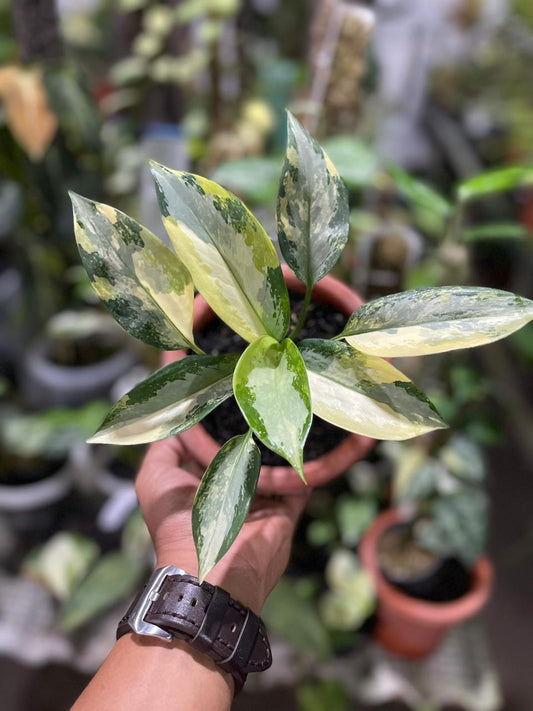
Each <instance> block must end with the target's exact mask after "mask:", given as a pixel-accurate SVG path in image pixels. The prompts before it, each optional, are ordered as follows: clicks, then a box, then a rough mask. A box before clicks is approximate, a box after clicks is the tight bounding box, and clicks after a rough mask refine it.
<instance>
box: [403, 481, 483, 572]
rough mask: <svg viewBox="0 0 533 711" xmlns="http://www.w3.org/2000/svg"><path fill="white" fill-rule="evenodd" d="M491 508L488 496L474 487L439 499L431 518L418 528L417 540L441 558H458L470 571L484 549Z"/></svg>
mask: <svg viewBox="0 0 533 711" xmlns="http://www.w3.org/2000/svg"><path fill="white" fill-rule="evenodd" d="M488 508H489V507H488V498H487V494H486V493H485V492H484V491H482V490H479V489H475V488H472V487H468V488H465V489H463V490H461V491H458V492H457V493H454V494H450V495H449V496H440V497H439V498H437V499H436V500H435V502H434V504H433V506H432V508H431V518H430V519H429V520H428V521H427V522H426V521H424V522H423V524H424V525H418V526H416V527H415V537H416V540H417V542H418V543H419V544H420V545H421V546H422V547H423V548H426V549H427V550H429V551H432V552H433V553H436V554H437V555H439V556H442V557H450V556H453V557H456V558H459V560H461V561H462V562H463V563H464V564H465V565H466V566H467V568H469V567H470V566H472V565H473V564H474V563H475V562H476V560H477V559H478V558H479V556H480V555H481V554H482V553H483V551H484V549H485V545H486V542H487V532H488ZM421 523H422V522H421Z"/></svg>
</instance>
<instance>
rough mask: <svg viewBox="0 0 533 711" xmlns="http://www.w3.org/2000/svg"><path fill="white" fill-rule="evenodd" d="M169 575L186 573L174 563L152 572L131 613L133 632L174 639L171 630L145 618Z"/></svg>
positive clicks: (129, 620)
mask: <svg viewBox="0 0 533 711" xmlns="http://www.w3.org/2000/svg"><path fill="white" fill-rule="evenodd" d="M169 575H186V573H185V571H184V570H182V569H181V568H177V567H176V566H174V565H166V566H165V567H164V568H158V569H157V570H155V571H154V572H153V573H152V575H151V576H150V579H149V580H148V582H147V583H146V586H145V588H144V590H143V592H142V594H141V596H140V597H139V599H138V600H137V602H136V604H135V606H134V608H133V610H132V611H131V612H130V615H129V619H128V624H129V626H130V627H131V629H132V630H133V632H136V633H137V634H142V635H149V636H150V637H159V638H160V639H164V640H166V641H167V642H171V641H172V640H173V639H174V637H173V635H171V634H170V632H167V631H166V630H164V629H161V627H158V626H157V625H152V624H151V623H150V622H146V621H145V619H144V618H145V616H146V613H147V612H148V610H149V608H150V605H151V604H152V603H153V602H155V601H156V600H157V599H158V598H159V594H160V593H159V591H160V589H161V586H162V585H163V583H164V581H165V580H166V578H167V577H168V576H169Z"/></svg>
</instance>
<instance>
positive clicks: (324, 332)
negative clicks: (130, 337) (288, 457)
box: [196, 292, 350, 466]
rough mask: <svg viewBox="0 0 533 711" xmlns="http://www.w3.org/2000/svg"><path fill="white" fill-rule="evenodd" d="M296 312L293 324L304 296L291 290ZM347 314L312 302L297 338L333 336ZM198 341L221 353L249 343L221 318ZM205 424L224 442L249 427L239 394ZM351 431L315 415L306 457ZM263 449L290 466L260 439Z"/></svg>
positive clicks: (273, 462)
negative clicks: (240, 406) (238, 402)
mask: <svg viewBox="0 0 533 711" xmlns="http://www.w3.org/2000/svg"><path fill="white" fill-rule="evenodd" d="M290 297H291V305H292V313H291V326H294V324H295V323H296V321H297V320H298V316H299V314H300V310H301V308H302V303H303V296H302V294H297V293H294V292H290ZM345 323H346V316H344V314H342V313H340V311H338V310H337V309H335V308H334V307H333V306H330V305H329V304H322V303H316V304H315V303H312V304H311V305H310V307H309V311H308V314H307V320H306V322H305V325H304V327H303V328H302V330H301V331H300V334H299V335H298V338H297V339H296V342H298V341H300V340H303V339H304V338H331V337H332V336H336V335H337V334H338V333H340V331H342V329H343V327H344V325H345ZM196 342H197V343H198V345H199V346H200V348H202V349H203V350H204V351H205V352H206V353H210V354H211V355H220V354H221V353H242V352H243V351H244V350H245V348H246V347H247V345H248V343H246V341H244V340H243V339H242V338H241V337H240V336H238V335H237V334H236V333H235V332H234V331H232V330H231V329H230V328H229V327H228V326H226V324H225V323H223V322H222V321H221V320H220V319H218V318H215V319H214V320H213V321H211V322H210V323H209V324H208V325H207V326H206V328H205V329H204V331H203V332H202V333H199V334H198V336H197V338H196ZM202 425H203V426H204V427H205V429H206V430H207V432H209V434H210V435H211V437H213V439H215V440H216V441H217V442H219V443H220V444H223V443H224V442H226V441H227V440H228V439H230V438H231V437H234V436H235V435H238V434H244V432H247V431H248V424H247V423H246V421H245V419H244V417H243V415H242V413H241V411H240V409H239V406H238V405H237V403H236V401H235V398H234V397H230V398H228V399H227V400H226V401H225V402H223V403H222V405H219V406H218V407H217V409H216V410H214V411H213V412H212V413H210V414H209V415H207V417H204V419H203V420H202ZM349 434H350V433H349V432H346V431H345V430H341V429H339V428H338V427H335V426H333V425H331V424H330V423H329V422H325V421H324V420H321V419H320V418H319V417H317V416H316V415H314V417H313V424H312V425H311V430H310V431H309V436H308V437H307V441H306V443H305V446H304V461H308V460H311V459H317V458H318V457H320V456H322V455H323V454H325V453H326V452H329V451H330V450H331V449H333V448H334V447H336V446H337V445H338V444H340V442H342V440H343V439H345V438H346V437H348V436H349ZM257 444H258V445H259V449H260V450H261V462H262V463H263V464H267V465H270V466H287V462H286V461H285V460H284V459H283V458H282V457H280V456H279V455H278V454H275V453H274V452H271V451H270V450H269V449H267V448H266V447H265V446H264V445H263V444H261V442H257Z"/></svg>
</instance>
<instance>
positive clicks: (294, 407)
mask: <svg viewBox="0 0 533 711" xmlns="http://www.w3.org/2000/svg"><path fill="white" fill-rule="evenodd" d="M233 392H234V393H235V399H236V400H237V403H238V404H239V407H240V408H241V411H242V413H243V415H244V417H245V418H246V421H247V422H248V424H249V425H250V427H251V428H252V429H253V431H254V433H255V435H256V436H257V437H258V438H259V439H260V440H261V442H263V444H264V445H266V446H267V447H268V448H269V449H271V450H272V451H273V452H276V453H277V454H279V455H280V456H282V457H284V458H285V459H286V460H287V461H288V462H290V463H291V464H292V466H293V467H294V468H295V469H296V471H297V472H298V473H299V474H300V476H301V477H302V479H303V480H304V481H305V478H304V474H303V451H302V450H303V446H304V443H305V440H306V438H307V435H308V433H309V428H310V426H311V420H312V417H313V416H312V412H311V397H310V394H309V383H308V380H307V373H306V369H305V364H304V362H303V360H302V357H301V355H300V352H299V351H298V348H297V347H296V346H295V344H294V343H293V342H292V341H291V340H289V339H288V338H287V339H285V340H284V341H282V342H281V343H278V342H277V341H276V340H274V339H273V338H270V337H269V336H264V337H263V338H260V339H259V340H257V341H255V343H252V344H251V345H249V346H248V348H247V349H246V350H245V351H244V353H243V354H242V356H241V358H240V360H239V362H238V363H237V367H236V368H235V372H234V375H233Z"/></svg>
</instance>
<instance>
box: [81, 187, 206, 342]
mask: <svg viewBox="0 0 533 711" xmlns="http://www.w3.org/2000/svg"><path fill="white" fill-rule="evenodd" d="M70 197H71V200H72V205H73V209H74V228H75V232H76V240H77V242H78V248H79V251H80V255H81V260H82V262H83V266H84V267H85V269H86V271H87V274H88V275H89V278H90V280H91V283H92V286H93V289H94V290H95V291H96V293H97V294H98V296H99V297H100V298H101V299H102V301H103V303H104V305H105V306H106V307H107V308H108V309H109V311H110V312H111V314H112V315H113V316H114V317H115V319H116V320H117V321H118V323H119V324H120V325H121V326H122V327H123V328H124V329H126V331H128V333H131V334H132V336H135V337H136V338H138V339H139V340H141V341H143V342H144V343H148V344H149V345H151V346H155V347H156V348H162V349H165V350H176V349H179V348H189V347H192V348H193V349H195V346H194V340H193V334H192V313H193V299H194V287H193V283H192V279H191V276H190V274H189V272H188V271H187V269H186V268H185V266H184V265H183V264H182V263H181V262H180V260H179V259H178V258H177V257H176V255H175V254H174V253H173V252H171V251H170V249H168V247H167V246H166V245H165V244H164V243H163V242H162V241H161V240H160V239H158V238H157V237H156V236H155V235H154V234H152V233H151V232H149V231H148V230H147V229H146V228H145V227H143V226H142V225H140V224H139V223H138V222H136V221H135V220H134V219H132V218H131V217H128V215H125V214H124V213H123V212H120V211H119V210H115V209H114V208H113V207H109V205H103V204H101V203H97V202H93V201H91V200H87V199H86V198H83V197H81V196H80V195H76V194H75V193H70Z"/></svg>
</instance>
